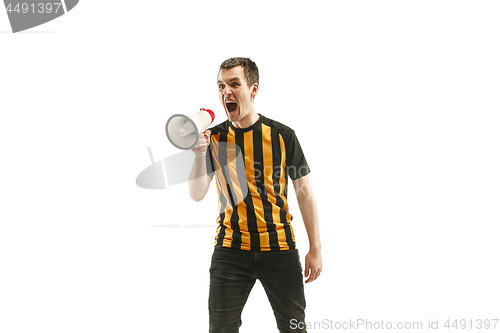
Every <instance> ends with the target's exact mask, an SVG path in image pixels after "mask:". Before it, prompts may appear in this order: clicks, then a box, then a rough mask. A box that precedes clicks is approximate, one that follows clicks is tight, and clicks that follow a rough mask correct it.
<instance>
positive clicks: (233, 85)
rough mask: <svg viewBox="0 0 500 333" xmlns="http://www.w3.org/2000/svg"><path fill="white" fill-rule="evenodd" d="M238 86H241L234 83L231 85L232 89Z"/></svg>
mask: <svg viewBox="0 0 500 333" xmlns="http://www.w3.org/2000/svg"><path fill="white" fill-rule="evenodd" d="M237 86H239V84H238V83H233V84H232V85H231V87H237Z"/></svg>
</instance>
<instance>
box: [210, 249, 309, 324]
mask: <svg viewBox="0 0 500 333" xmlns="http://www.w3.org/2000/svg"><path fill="white" fill-rule="evenodd" d="M257 279H259V280H260V282H261V283H262V286H263V287H264V290H265V291H266V294H267V297H268V299H269V302H270V303H271V307H272V308H273V311H274V316H275V317H276V323H277V324H278V329H279V332H280V333H292V332H293V333H304V332H306V331H305V329H302V330H300V329H298V328H295V327H296V326H297V325H291V323H290V321H291V320H292V319H295V320H296V321H294V322H305V318H304V315H305V314H304V310H305V307H306V301H305V298H304V283H303V277H302V267H301V265H300V258H299V253H298V250H295V249H293V250H287V251H245V250H235V249H231V248H226V247H215V249H214V253H213V255H212V264H211V266H210V293H209V298H208V308H209V315H210V333H238V331H239V327H240V326H241V312H242V310H243V307H244V306H245V303H246V301H247V298H248V295H249V294H250V291H251V290H252V287H253V286H254V284H255V281H256V280H257ZM255 320H259V317H258V315H256V316H255ZM291 327H294V328H295V329H291ZM262 331H264V332H269V331H270V330H269V328H262Z"/></svg>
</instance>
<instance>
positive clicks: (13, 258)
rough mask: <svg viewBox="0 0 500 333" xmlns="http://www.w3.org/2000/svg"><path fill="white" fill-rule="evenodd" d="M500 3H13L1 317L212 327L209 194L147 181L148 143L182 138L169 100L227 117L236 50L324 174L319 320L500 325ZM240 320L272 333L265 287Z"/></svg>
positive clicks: (6, 326)
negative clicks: (33, 9) (201, 196)
mask: <svg viewBox="0 0 500 333" xmlns="http://www.w3.org/2000/svg"><path fill="white" fill-rule="evenodd" d="M499 11H500V5H499V4H498V2H496V1H418V2H417V1H411V2H410V1H335V2H329V1H307V2H306V1H301V2H294V1H286V2H279V1H274V2H271V1H267V2H264V1H253V2H251V1H245V2H242V1H203V2H202V1H198V2H194V1H184V2H182V1H175V2H174V1H148V2H139V1H117V0H114V1H111V0H110V1H90V0H83V1H81V2H80V3H79V4H78V5H77V6H76V7H75V8H74V9H73V10H72V11H70V12H69V13H68V14H66V15H64V16H62V17H60V18H59V19H56V20H54V21H52V22H49V23H47V24H44V25H42V26H39V27H35V28H33V29H31V30H28V31H26V32H23V33H18V34H12V33H11V32H10V25H9V22H8V18H7V14H6V13H5V11H2V10H0V31H1V33H0V64H1V69H0V110H1V121H0V144H1V157H2V160H1V165H0V168H1V169H0V170H1V173H0V177H1V178H0V191H1V192H0V193H1V211H0V214H1V215H0V219H1V230H0V331H1V332H6V333H17V332H23V333H24V332H30V333H31V332H42V331H43V332H52V333H56V332H64V333H67V332H71V333H76V332H85V333H87V332H95V333H97V332H106V333H107V332H148V333H153V332H207V331H208V308H207V298H208V282H209V280H208V279H209V273H208V268H209V265H210V257H211V254H212V249H213V237H214V236H215V227H216V226H215V219H216V215H217V203H216V196H215V187H214V186H213V185H212V187H211V189H210V194H209V195H208V196H207V198H206V199H205V200H204V201H203V202H201V203H195V202H194V201H192V200H190V199H189V197H188V194H187V186H186V185H185V184H183V185H178V186H176V187H173V188H170V189H168V190H146V189H142V188H139V187H138V186H136V184H135V179H136V177H137V175H138V174H139V173H140V172H141V171H142V170H143V169H144V168H146V167H147V166H148V165H150V163H151V161H150V158H149V155H148V151H147V147H151V149H152V151H153V155H154V158H155V159H156V160H159V159H162V158H164V157H167V156H170V155H172V154H174V153H177V152H178V150H176V149H175V148H174V147H172V146H171V145H170V144H169V142H168V141H167V138H166V136H165V133H164V126H165V122H166V120H167V119H168V117H169V116H170V115H172V114H174V113H186V114H192V113H194V112H196V111H197V110H198V109H199V108H201V107H204V108H211V109H213V110H214V111H215V113H216V122H217V123H218V122H222V121H224V120H225V119H226V118H225V114H224V112H223V109H222V106H221V105H220V104H219V102H218V98H217V88H216V81H215V80H216V75H217V71H218V66H219V65H220V63H221V62H222V61H223V60H225V59H227V58H229V57H232V56H245V57H250V58H251V59H252V60H254V61H255V62H256V63H257V65H258V66H259V69H260V75H261V81H260V91H259V95H258V96H257V98H256V101H255V107H256V110H257V111H258V112H259V113H261V114H263V115H265V116H267V117H269V118H272V119H275V120H278V121H280V122H282V123H285V124H287V125H288V126H290V127H292V128H294V129H295V131H296V133H297V135H298V137H299V140H300V142H301V144H302V147H303V149H304V151H305V154H306V157H307V159H308V162H309V164H310V166H311V169H312V173H311V175H310V177H311V182H312V185H313V189H314V191H315V195H316V199H317V205H318V210H319V214H320V226H321V238H322V244H323V251H322V252H323V263H324V268H323V273H322V274H321V276H320V278H319V279H318V280H317V281H315V282H313V283H311V284H308V285H306V286H305V291H306V298H307V310H306V315H307V321H311V322H315V321H321V320H323V319H328V320H333V321H349V320H356V319H366V320H370V321H372V322H381V321H382V320H384V322H388V321H391V322H393V323H396V322H398V321H412V322H413V321H422V322H423V324H424V328H426V327H427V324H428V320H429V319H432V320H436V319H439V324H440V325H442V324H444V321H445V320H446V319H448V318H449V319H466V320H469V319H473V320H475V319H487V318H490V319H492V318H499V317H500V312H499V310H500V305H499V303H498V299H499V297H500V288H499V284H498V281H499V280H500V272H499V266H498V254H499V253H500V251H499V250H500V242H499V226H498V224H499V222H500V211H499V199H500V190H499V189H500V176H499V172H498V170H500V157H499V148H500V131H499V127H500V116H499V111H500V110H499V106H500V102H499V98H498V97H499V88H500V81H499V77H500V62H499V61H498V59H500V46H499V37H500V20H499V19H498V17H499ZM289 200H290V206H291V213H292V215H294V220H293V222H292V225H293V226H294V228H295V234H296V239H297V243H298V246H299V251H300V254H301V259H302V261H304V257H305V255H306V254H307V250H308V239H307V235H306V233H305V229H304V227H303V223H302V220H301V217H300V211H299V210H298V206H297V204H296V200H295V194H294V192H293V189H292V187H290V193H289ZM175 224H181V225H183V226H186V225H189V224H203V225H207V226H210V225H213V227H200V228H186V227H184V228H173V227H166V226H169V225H175ZM498 330H500V324H498V325H497V328H496V331H498ZM240 331H241V332H242V333H250V332H277V329H276V325H275V321H274V316H273V313H272V309H271V307H270V305H269V303H268V301H267V298H266V295H265V293H264V291H263V289H262V287H261V285H260V284H256V286H255V287H254V290H253V292H252V294H251V296H250V298H249V300H248V303H247V306H246V308H245V310H244V311H243V326H242V327H241V330H240ZM309 331H310V332H320V331H331V330H326V329H316V330H314V329H311V330H309ZM358 331H362V330H358ZM443 331H444V330H443ZM490 331H491V330H490Z"/></svg>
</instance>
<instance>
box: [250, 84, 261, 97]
mask: <svg viewBox="0 0 500 333" xmlns="http://www.w3.org/2000/svg"><path fill="white" fill-rule="evenodd" d="M258 92H259V85H258V84H257V83H254V84H253V86H252V89H251V92H250V97H251V98H252V100H253V99H254V98H255V96H257V93H258Z"/></svg>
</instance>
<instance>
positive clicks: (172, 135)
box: [165, 109, 215, 150]
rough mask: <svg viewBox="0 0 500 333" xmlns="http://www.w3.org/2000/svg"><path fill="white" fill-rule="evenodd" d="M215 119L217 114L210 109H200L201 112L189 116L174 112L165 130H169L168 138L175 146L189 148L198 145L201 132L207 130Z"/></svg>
mask: <svg viewBox="0 0 500 333" xmlns="http://www.w3.org/2000/svg"><path fill="white" fill-rule="evenodd" d="M214 119H215V114H214V113H213V111H212V110H208V109H200V111H199V112H197V113H195V114H193V115H191V116H189V117H188V116H186V115H183V114H174V115H173V116H172V117H170V118H169V119H168V120H167V125H166V126H165V132H167V138H168V140H169V141H170V143H172V144H173V145H174V146H175V147H177V148H179V149H183V150H188V149H191V148H193V147H194V146H196V143H197V142H198V136H199V133H201V132H203V131H205V129H207V127H208V126H209V125H210V124H211V123H212V122H213V121H214Z"/></svg>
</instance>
